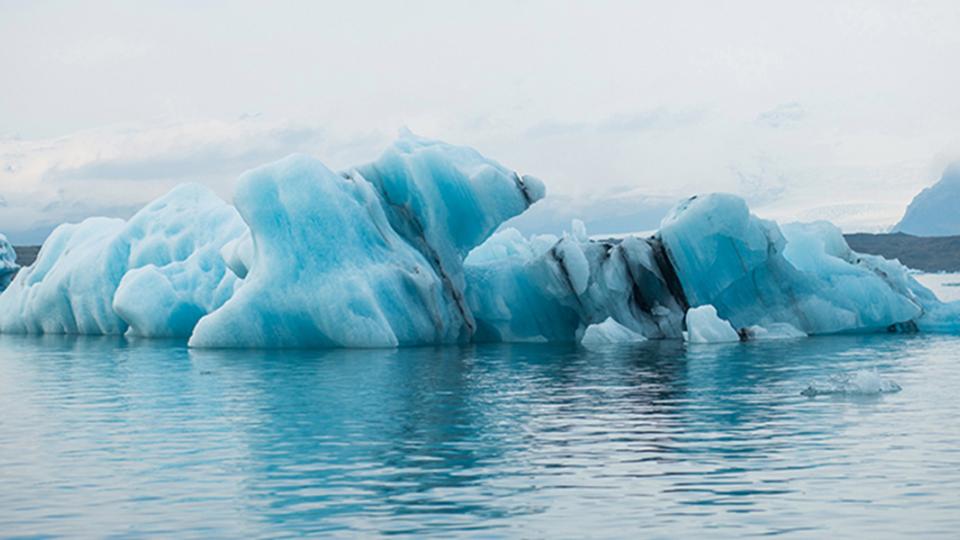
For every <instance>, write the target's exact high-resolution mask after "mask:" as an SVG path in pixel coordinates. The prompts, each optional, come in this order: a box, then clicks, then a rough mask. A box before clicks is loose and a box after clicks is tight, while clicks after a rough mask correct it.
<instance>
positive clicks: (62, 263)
mask: <svg viewBox="0 0 960 540" xmlns="http://www.w3.org/2000/svg"><path fill="white" fill-rule="evenodd" d="M243 230H244V225H243V222H242V221H241V220H240V217H239V215H237V213H236V211H235V210H234V209H233V208H232V207H231V206H229V205H228V204H227V203H225V202H224V201H222V200H221V199H219V198H218V197H217V196H216V195H215V194H214V193H213V192H212V191H210V190H209V189H208V188H206V187H204V186H201V185H199V184H182V185H180V186H178V187H177V188H175V189H174V190H172V191H171V192H170V193H168V194H167V195H165V196H163V197H161V198H160V199H157V200H156V201H154V202H152V203H150V204H149V205H147V206H146V207H144V208H143V209H142V210H141V211H139V212H138V213H137V214H136V215H134V216H133V217H132V218H130V220H129V221H124V220H122V219H108V218H90V219H87V220H85V221H83V222H81V223H79V224H66V225H61V226H60V227H58V228H57V229H55V230H54V232H53V233H52V234H51V235H50V237H49V238H48V239H47V241H46V242H45V243H44V245H43V247H42V248H41V249H40V253H39V254H38V256H37V260H36V261H35V262H34V263H33V265H31V266H30V267H29V268H25V269H24V270H23V271H21V272H19V273H18V274H17V276H16V278H14V280H13V282H12V283H11V284H10V286H9V287H8V288H7V290H6V291H4V292H3V294H2V295H0V332H5V333H28V334H43V333H54V334H123V333H124V332H128V331H129V333H130V335H139V336H146V337H168V336H189V335H190V333H191V331H192V330H193V325H194V324H195V323H196V321H197V320H199V318H200V316H201V315H203V314H205V313H206V312H209V311H212V310H214V309H216V308H217V307H219V306H220V304H222V303H223V302H224V301H226V299H227V298H228V297H229V296H230V295H232V293H233V287H234V285H235V282H236V279H237V278H236V277H235V276H234V275H233V274H231V273H229V272H227V271H226V265H225V264H224V263H223V260H222V259H221V258H220V256H219V249H220V247H221V246H222V244H223V243H225V242H226V241H227V240H229V239H232V238H234V237H236V236H239V235H240V234H242V232H243Z"/></svg>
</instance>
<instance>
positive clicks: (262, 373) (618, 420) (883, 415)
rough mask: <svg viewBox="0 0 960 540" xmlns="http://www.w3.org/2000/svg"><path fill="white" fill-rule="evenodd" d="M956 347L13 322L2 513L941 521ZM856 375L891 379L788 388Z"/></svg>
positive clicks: (948, 517)
mask: <svg viewBox="0 0 960 540" xmlns="http://www.w3.org/2000/svg"><path fill="white" fill-rule="evenodd" d="M958 345H960V339H956V338H945V337H923V336H906V337H905V336H872V337H835V338H817V339H805V340H795V341H786V342H765V343H750V344H730V345H705V346H685V345H684V344H682V343H677V342H647V343H641V344H635V345H631V346H626V347H610V348H605V349H603V350H601V351H592V352H591V351H587V350H584V349H582V348H577V347H572V346H570V347H567V346H559V347H554V346H544V345H535V346H507V345H498V346H476V347H462V348H456V347H450V348H421V349H403V350H372V351H284V352H262V351H261V352H238V351H190V350H187V349H186V348H185V347H184V346H183V345H182V344H180V343H176V342H144V343H134V344H127V343H125V342H124V341H123V340H120V339H110V338H104V339H80V338H49V337H48V338H35V337H34V338H27V337H12V336H0V411H2V413H0V471H2V475H3V476H2V480H3V482H2V484H0V530H2V531H4V534H14V535H17V534H50V535H68V536H76V535H80V536H104V535H108V534H117V535H124V536H161V535H176V536H179V537H190V536H218V537H224V536H250V535H255V536H295V535H303V534H314V535H331V534H342V535H371V534H398V533H407V534H409V535H412V536H418V537H419V536H425V535H450V534H456V535H469V534H476V535H478V536H491V535H493V536H524V537H541V536H582V535H584V534H588V535H590V536H595V537H596V536H599V537H604V536H606V537H623V536H625V535H633V534H642V535H643V536H652V537H677V536H690V535H693V534H695V533H699V534H702V533H703V531H705V530H707V531H709V532H710V534H709V536H713V537H716V536H721V537H723V536H728V537H740V536H746V535H752V534H772V533H782V532H793V533H798V532H805V533H806V535H808V536H811V537H822V536H823V535H824V534H829V535H831V536H833V537H837V536H849V537H853V536H861V535H865V534H879V535H884V536H886V535H910V536H923V537H932V536H938V535H940V536H947V537H949V536H951V535H953V534H955V531H956V530H957V527H958V526H960V452H958V451H957V450H956V449H957V448H958V447H960V444H958V443H960V428H958V426H957V423H956V418H957V416H958V413H960V403H958V400H957V398H956V397H955V396H956V392H955V389H956V388H957V387H958V384H960V372H958V369H957V362H956V358H955V353H954V351H956V350H957V347H958ZM862 369H866V370H877V372H878V373H882V374H883V375H884V376H885V377H890V378H892V379H894V380H896V381H898V382H899V383H900V384H901V385H902V386H903V391H902V392H899V393H896V394H890V395H884V396H881V397H879V398H877V399H871V400H866V401H865V400H843V399H808V398H806V397H804V396H801V395H800V392H801V391H802V390H803V389H804V388H805V387H806V386H807V385H808V384H809V383H810V381H811V380H818V379H823V378H824V377H830V376H834V375H838V374H842V373H850V372H855V371H857V370H862ZM578 533H579V534H578Z"/></svg>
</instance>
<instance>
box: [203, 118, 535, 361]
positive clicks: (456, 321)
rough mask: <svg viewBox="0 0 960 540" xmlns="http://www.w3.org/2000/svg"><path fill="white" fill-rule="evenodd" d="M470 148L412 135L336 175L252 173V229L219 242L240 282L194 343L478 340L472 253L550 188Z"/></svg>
mask: <svg viewBox="0 0 960 540" xmlns="http://www.w3.org/2000/svg"><path fill="white" fill-rule="evenodd" d="M544 194H545V193H544V187H543V183H542V182H540V181H539V180H537V179H536V178H533V177H529V176H521V175H519V174H517V173H516V172H514V171H511V170H509V169H507V168H505V167H503V166H501V165H500V164H498V163H496V162H494V161H492V160H489V159H487V158H485V157H483V156H482V155H480V154H479V153H477V152H476V151H474V150H471V149H469V148H463V147H457V146H451V145H448V144H444V143H440V142H437V141H431V140H427V139H423V138H420V137H416V136H414V135H412V134H409V133H407V134H404V135H403V136H402V137H401V138H400V139H399V140H398V141H397V142H396V143H395V144H394V145H393V146H391V147H390V148H389V149H387V151H386V152H384V154H383V155H382V156H381V157H380V158H379V159H377V160H376V161H374V162H373V163H370V164H367V165H363V166H360V167H357V168H355V169H351V170H349V171H347V172H345V173H342V174H337V173H335V172H333V171H331V170H330V169H328V168H327V167H325V166H324V165H323V164H322V163H321V162H320V161H319V160H316V159H314V158H310V157H307V156H292V157H289V158H286V159H284V160H282V161H280V162H278V163H274V164H271V165H267V166H265V167H261V168H259V169H255V170H253V171H251V172H249V173H247V174H245V175H244V176H243V177H242V178H241V179H240V182H239V185H238V186H237V191H236V195H235V201H234V202H235V204H236V207H237V210H238V211H239V212H240V214H241V215H242V216H243V219H244V221H245V222H246V223H247V225H248V226H249V235H248V236H245V237H244V238H241V239H240V240H238V241H237V242H236V243H235V244H234V245H229V246H226V247H225V249H224V252H225V255H226V259H227V260H228V261H229V267H230V268H231V269H233V270H234V272H235V273H236V274H237V276H238V277H240V276H242V277H243V285H242V287H240V288H239V289H238V290H237V292H236V294H235V295H234V296H233V297H232V298H230V300H228V301H227V302H226V303H225V304H224V305H223V307H222V308H221V309H219V310H217V311H215V312H214V313H212V314H210V315H208V316H207V317H204V318H203V319H202V320H201V321H200V323H199V324H198V325H197V327H196V330H195V331H194V333H193V336H192V337H191V339H190V344H191V345H192V346H196V347H394V346H400V345H418V344H431V343H457V342H467V341H469V340H471V339H472V338H473V336H474V334H475V333H476V327H477V322H476V320H475V319H474V316H473V313H472V311H471V309H470V307H469V306H468V305H467V302H466V299H465V290H466V287H467V284H466V276H465V272H464V268H463V259H464V258H465V257H466V256H467V254H468V253H469V252H470V251H471V250H472V249H473V248H475V247H476V246H478V245H480V244H481V243H482V242H483V241H484V240H486V239H487V238H488V237H489V236H490V235H491V234H492V233H493V232H494V231H495V230H496V228H497V227H499V226H500V224H501V223H502V222H503V221H505V220H507V219H509V218H511V217H513V216H516V215H519V214H520V213H521V212H523V211H524V210H526V209H527V208H528V207H529V206H530V205H531V204H533V203H534V202H536V201H537V200H539V199H541V198H542V197H543V196H544Z"/></svg>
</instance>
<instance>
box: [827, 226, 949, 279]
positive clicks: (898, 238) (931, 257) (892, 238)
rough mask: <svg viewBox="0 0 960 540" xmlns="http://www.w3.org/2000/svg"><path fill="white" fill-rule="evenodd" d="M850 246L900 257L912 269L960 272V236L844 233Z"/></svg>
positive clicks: (890, 257) (869, 252) (888, 257)
mask: <svg viewBox="0 0 960 540" xmlns="http://www.w3.org/2000/svg"><path fill="white" fill-rule="evenodd" d="M844 238H846V239H847V243H848V244H849V245H850V248H851V249H853V250H854V251H856V252H859V253H868V254H871V255H881V256H883V257H885V258H887V259H898V260H899V261H900V262H901V263H903V264H904V265H906V266H907V267H908V268H912V269H914V270H920V271H922V272H958V271H960V236H929V237H928V236H912V235H909V234H904V233H892V234H865V233H859V234H847V235H844Z"/></svg>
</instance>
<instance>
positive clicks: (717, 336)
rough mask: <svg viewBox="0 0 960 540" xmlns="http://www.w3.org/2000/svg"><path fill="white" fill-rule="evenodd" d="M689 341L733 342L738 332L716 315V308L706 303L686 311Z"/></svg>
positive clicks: (738, 339) (738, 335)
mask: <svg viewBox="0 0 960 540" xmlns="http://www.w3.org/2000/svg"><path fill="white" fill-rule="evenodd" d="M684 337H685V338H686V340H687V341H688V342H690V343H735V342H737V341H740V334H739V333H737V331H736V330H735V329H734V328H733V327H732V326H730V323H729V322H727V321H725V320H723V319H721V318H720V316H719V315H717V308H715V307H713V306H711V305H710V304H707V305H705V306H700V307H695V308H691V309H690V310H689V311H687V332H686V335H685V336H684Z"/></svg>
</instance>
